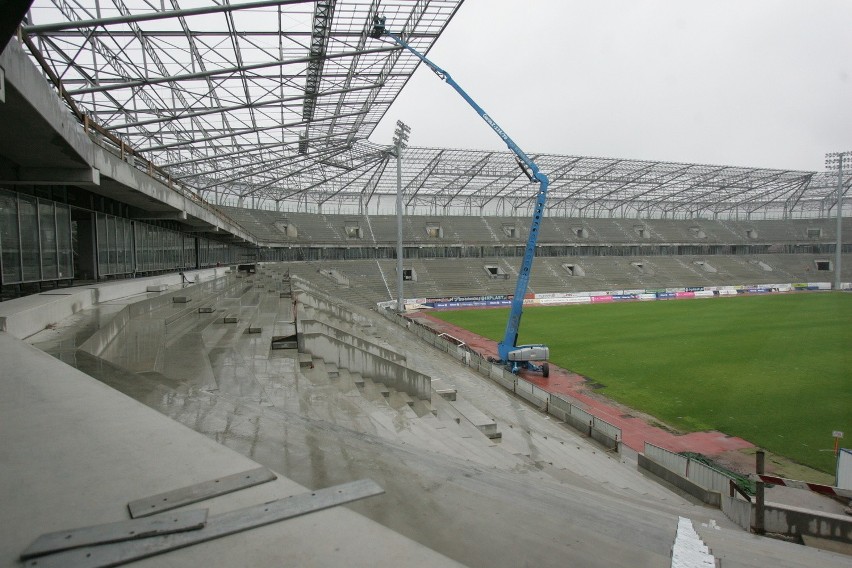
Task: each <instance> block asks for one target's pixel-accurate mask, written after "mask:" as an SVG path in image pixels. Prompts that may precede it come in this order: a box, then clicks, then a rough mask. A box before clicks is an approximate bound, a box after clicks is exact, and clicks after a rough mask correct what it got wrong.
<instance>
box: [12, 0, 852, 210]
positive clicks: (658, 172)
mask: <svg viewBox="0 0 852 568" xmlns="http://www.w3.org/2000/svg"><path fill="white" fill-rule="evenodd" d="M182 3H183V5H182ZM461 3H462V0H417V1H411V2H408V1H406V2H389V1H383V2H380V1H379V0H261V1H251V0H247V1H240V0H236V1H234V2H228V3H218V2H214V1H213V0H209V2H203V1H202V2H198V1H196V0H193V2H192V4H191V5H189V1H188V0H169V2H165V1H164V2H161V3H156V2H155V3H151V2H149V1H147V0H73V1H68V0H35V1H34V2H33V5H32V8H31V9H30V11H29V12H28V15H27V19H26V20H25V22H24V23H23V24H22V26H21V37H22V38H23V39H24V42H25V44H26V45H27V47H28V49H29V50H30V52H31V54H32V56H33V58H34V59H35V61H36V62H37V64H38V65H39V66H41V68H42V70H43V72H44V74H45V76H46V77H47V78H48V79H49V80H50V81H51V82H52V83H53V84H54V85H56V86H57V88H58V89H60V91H61V95H62V96H63V98H64V99H65V101H66V102H67V104H68V105H69V107H70V108H72V109H73V110H74V114H75V115H76V116H77V117H78V118H80V120H83V121H87V123H88V124H90V125H91V124H95V125H97V128H95V129H94V131H95V132H100V133H101V134H103V133H106V135H109V136H112V137H114V139H115V140H118V139H120V141H121V143H122V148H124V147H125V145H126V147H127V148H129V149H132V152H133V153H134V154H136V155H138V156H142V157H143V158H144V159H145V160H149V161H150V163H153V164H155V165H156V166H158V167H159V170H160V171H162V172H165V174H166V175H168V176H169V177H170V179H173V180H180V182H181V183H183V184H184V185H185V186H186V187H187V188H188V189H189V190H191V191H195V192H196V193H197V194H198V195H199V196H200V197H202V198H203V197H207V196H212V195H215V196H216V202H217V203H220V204H222V203H225V204H243V203H245V202H246V198H247V197H248V198H251V199H250V201H251V203H252V204H254V205H255V206H258V207H263V208H269V209H275V210H281V209H282V208H283V209H285V210H290V209H295V210H302V209H307V210H312V211H318V210H320V208H321V207H323V206H326V207H332V208H334V207H336V208H337V209H338V211H341V212H353V213H355V212H357V213H361V214H363V213H371V212H373V211H375V212H383V213H384V212H390V211H392V210H393V207H394V203H395V196H396V179H395V173H394V172H392V171H387V168H386V164H387V160H388V154H387V152H388V150H389V147H388V146H383V145H379V144H375V143H371V142H369V141H368V138H369V136H370V135H371V134H372V133H373V130H374V129H375V127H376V125H377V124H378V123H379V121H380V120H381V119H382V117H383V116H384V115H385V113H386V112H387V110H388V108H389V107H390V105H391V103H392V102H393V101H394V100H395V99H396V97H397V95H398V94H399V92H400V90H401V89H402V88H403V86H404V85H405V84H406V83H407V81H408V80H409V78H410V77H411V75H412V74H413V73H414V71H415V69H417V67H418V65H419V64H420V61H419V59H417V58H416V57H414V56H413V55H411V54H410V53H408V52H407V51H405V50H400V49H398V48H396V47H394V46H391V45H389V44H385V43H382V42H379V41H376V40H372V39H370V30H371V29H372V20H373V16H374V15H376V14H377V13H378V12H379V11H381V12H382V15H383V16H386V17H387V18H388V22H387V25H388V27H390V28H392V29H394V30H400V33H401V35H402V37H403V38H404V39H405V40H406V41H407V42H408V43H410V44H411V45H412V46H413V47H414V48H415V49H417V50H418V51H420V52H422V53H428V52H429V49H430V48H431V47H432V45H433V43H434V42H435V41H437V40H438V38H439V36H440V34H441V33H442V32H443V30H444V29H445V27H446V26H447V25H448V24H449V22H450V21H451V19H452V17H453V15H454V14H455V13H456V11H457V10H458V8H459V6H460V5H461ZM92 135H93V136H97V135H98V134H92ZM535 159H536V161H537V162H538V163H539V164H540V166H541V169H542V171H544V172H545V173H547V174H548V175H549V176H550V179H551V186H550V197H549V200H548V205H547V213H548V215H560V216H589V217H592V216H607V217H613V216H616V217H667V218H693V217H707V218H718V217H740V216H745V217H752V216H763V217H770V218H775V217H818V216H824V215H825V214H827V210H828V208H830V207H831V203H830V201H831V199H830V198H831V196H832V195H833V191H834V190H835V188H836V181H834V180H831V179H827V178H826V177H825V175H824V174H821V173H816V172H802V171H789V170H774V169H773V170H769V169H757V168H743V167H732V166H714V165H701V164H678V163H669V162H657V161H641V160H628V159H618V158H598V157H580V156H564V155H555V154H547V153H540V154H536V158H535ZM850 180H852V176H850ZM848 183H849V182H847V184H848ZM403 186H404V196H403V198H404V201H405V203H406V206H407V208H408V210H409V211H410V212H434V213H438V214H467V215H470V214H478V215H487V214H504V215H514V214H523V209H524V207H527V206H528V205H529V203H530V199H531V197H532V196H533V195H534V193H535V192H534V191H533V189H532V188H530V187H529V183H528V180H527V179H526V178H525V177H524V176H523V175H520V174H519V173H518V171H517V166H516V164H515V162H514V159H513V157H512V155H511V154H510V153H508V152H487V151H476V150H459V149H446V148H444V149H441V148H409V150H408V151H407V153H406V168H405V171H404V172H403Z"/></svg>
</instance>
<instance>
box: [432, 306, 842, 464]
mask: <svg viewBox="0 0 852 568" xmlns="http://www.w3.org/2000/svg"><path fill="white" fill-rule="evenodd" d="M433 315H435V316H436V317H439V318H441V319H443V320H446V321H448V322H450V323H453V324H455V325H458V326H460V327H463V328H465V329H468V330H470V331H473V332H474V333H477V334H479V335H482V336H484V337H488V338H490V339H493V340H495V341H499V340H500V339H502V337H503V333H504V330H505V325H506V319H507V317H508V312H507V310H505V309H493V310H456V311H446V312H433ZM518 343H519V344H522V343H545V344H547V345H548V346H549V347H550V360H551V362H552V363H554V364H556V365H558V366H560V367H563V368H566V369H570V370H572V371H574V372H576V373H579V374H581V375H583V376H586V377H588V378H589V379H591V380H592V381H594V382H596V383H600V384H602V385H604V386H603V387H602V388H601V389H600V390H599V391H598V392H600V393H603V394H605V395H606V396H608V397H610V398H612V399H614V400H617V401H618V402H621V403H623V404H626V405H627V406H629V407H631V408H634V409H637V410H640V411H642V412H646V413H648V414H650V415H652V416H655V417H657V418H658V419H660V420H662V421H664V422H666V423H668V424H671V425H672V426H675V427H676V428H678V429H680V430H684V431H701V430H709V429H715V430H719V431H721V432H724V433H726V434H731V435H735V436H740V437H742V438H745V439H746V440H749V441H750V442H752V443H754V444H756V445H758V446H761V447H764V448H766V449H767V450H769V451H771V452H774V453H776V454H780V455H783V456H786V457H788V458H791V459H793V460H795V461H797V462H799V463H802V464H805V465H808V466H810V467H813V468H816V469H819V470H822V471H825V472H828V473H834V469H835V458H834V454H833V452H832V451H829V450H831V449H832V448H833V439H832V437H831V434H832V432H833V431H834V430H841V431H844V432H845V434H846V436H847V438H846V439H845V440H844V441H845V442H846V444H845V446H849V441H848V440H849V438H850V437H852V294H846V293H804V292H802V293H793V294H784V295H771V296H770V295H767V296H737V297H722V298H712V299H695V300H677V301H657V302H629V303H612V304H582V305H570V306H556V307H530V308H527V309H525V310H524V315H523V318H522V321H521V334H520V338H519V340H518Z"/></svg>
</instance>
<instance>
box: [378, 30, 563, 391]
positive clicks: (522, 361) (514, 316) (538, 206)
mask: <svg viewBox="0 0 852 568" xmlns="http://www.w3.org/2000/svg"><path fill="white" fill-rule="evenodd" d="M370 36H371V37H373V38H375V39H379V38H381V37H382V36H388V37H389V38H391V39H392V40H393V41H394V42H396V43H397V44H398V45H399V46H401V47H403V48H405V49H407V50H408V51H410V52H411V53H413V54H414V55H416V56H417V57H418V58H419V59H420V60H421V61H422V62H423V63H425V64H426V65H428V66H429V68H430V69H431V70H432V71H434V72H435V74H436V75H437V76H438V77H440V78H441V79H442V80H444V81H446V82H447V84H449V85H450V86H451V87H452V88H453V89H455V90H456V92H457V93H458V94H460V95H461V96H462V98H463V99H464V100H466V101H467V103H468V104H469V105H470V106H472V107H473V109H474V110H475V111H476V112H477V113H478V114H479V116H481V117H482V119H483V120H484V121H485V122H486V123H487V124H488V126H490V127H491V129H492V130H494V132H496V133H497V135H498V136H500V138H502V139H503V142H505V143H506V146H508V148H509V150H511V151H512V152H514V154H515V159H516V160H517V162H518V166H520V168H521V170H523V172H524V174H526V176H527V177H528V178H529V179H530V181H531V182H536V181H537V182H538V184H539V188H538V195H537V196H536V202H535V212H534V213H533V220H532V224H531V225H530V234H529V238H528V239H527V246H526V249H525V250H524V259H523V262H522V263H521V269H520V272H519V273H518V282H517V285H516V286H515V295H514V297H513V298H512V305H511V308H510V310H509V321H508V322H507V323H506V332H505V334H504V335H503V341H501V342H500V343H499V344H498V345H497V353H498V355H499V360H497V362H499V363H501V364H503V365H506V367H507V368H508V369H509V370H511V371H512V372H513V373H517V372H518V371H520V370H521V369H529V370H532V371H538V372H541V373H542V374H543V375H544V376H545V377H547V376H548V375H549V374H550V369H549V367H548V365H547V363H546V362H543V363H542V364H540V365H539V364H536V363H535V361H546V360H547V358H548V356H549V354H550V350H549V349H548V347H547V346H545V345H541V344H535V345H516V343H517V341H518V330H519V329H520V325H521V315H523V309H524V296H525V295H526V293H527V287H528V285H529V281H530V271H531V270H532V263H533V259H534V258H535V245H536V242H538V231H539V229H540V228H541V219H542V216H543V215H544V204H545V202H546V200H547V186H548V184H549V183H550V182H549V180H548V179H547V176H546V175H545V174H544V173H542V172H541V171H540V170H539V169H538V166H537V165H536V164H535V162H533V161H532V160H531V159H530V158H529V156H527V155H526V154H525V153H524V151H523V150H521V149H520V148H519V147H518V145H517V144H515V142H514V141H513V140H512V139H511V138H509V135H508V134H506V132H505V131H504V130H503V129H502V128H500V126H498V124H497V123H496V122H494V120H493V119H492V118H491V117H490V116H488V113H486V112H485V111H484V110H483V109H482V107H480V106H479V105H478V104H476V101H474V100H473V99H472V98H470V95H468V94H467V93H466V92H465V90H464V89H462V88H461V87H460V86H459V84H458V83H456V82H455V80H454V79H453V78H452V77H451V76H450V74H449V73H447V72H446V71H444V70H443V69H441V68H440V67H438V66H437V65H435V64H434V63H432V62H431V61H429V59H427V58H426V56H424V55H423V54H422V53H420V52H418V51H417V50H416V49H414V48H413V47H411V46H410V45H408V43H406V42H405V41H403V40H402V38H400V37H399V36H397V35H395V34H393V33H391V32H389V31H388V30H387V28H386V27H385V18H384V17H379V16H375V17H374V18H373V32H372V33H371V34H370Z"/></svg>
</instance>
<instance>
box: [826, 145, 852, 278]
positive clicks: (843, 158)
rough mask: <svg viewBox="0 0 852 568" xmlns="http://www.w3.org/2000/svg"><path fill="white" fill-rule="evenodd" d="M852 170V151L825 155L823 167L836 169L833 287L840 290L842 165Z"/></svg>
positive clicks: (830, 170)
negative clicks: (835, 235) (835, 240)
mask: <svg viewBox="0 0 852 568" xmlns="http://www.w3.org/2000/svg"><path fill="white" fill-rule="evenodd" d="M844 166H845V167H846V168H847V169H850V170H852V151H847V152H831V153H828V154H826V155H825V169H826V170H827V171H829V172H832V171H834V170H837V231H836V232H837V243H836V244H835V246H834V248H835V250H834V289H835V290H840V286H841V282H840V280H841V278H840V256H841V255H840V253H841V251H842V249H843V239H842V238H841V230H842V224H843V167H844Z"/></svg>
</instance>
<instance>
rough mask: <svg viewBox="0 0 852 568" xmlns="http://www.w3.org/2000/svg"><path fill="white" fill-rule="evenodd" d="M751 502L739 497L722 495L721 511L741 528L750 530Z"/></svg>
mask: <svg viewBox="0 0 852 568" xmlns="http://www.w3.org/2000/svg"><path fill="white" fill-rule="evenodd" d="M752 508H753V507H752V504H751V503H750V502H748V501H743V500H742V499H740V498H739V497H736V496H734V497H731V496H729V495H722V512H723V513H725V516H726V517H728V518H729V519H731V520H732V521H734V522H735V523H737V524H738V525H739V526H740V527H741V528H742V529H743V530H746V531H751V512H752Z"/></svg>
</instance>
